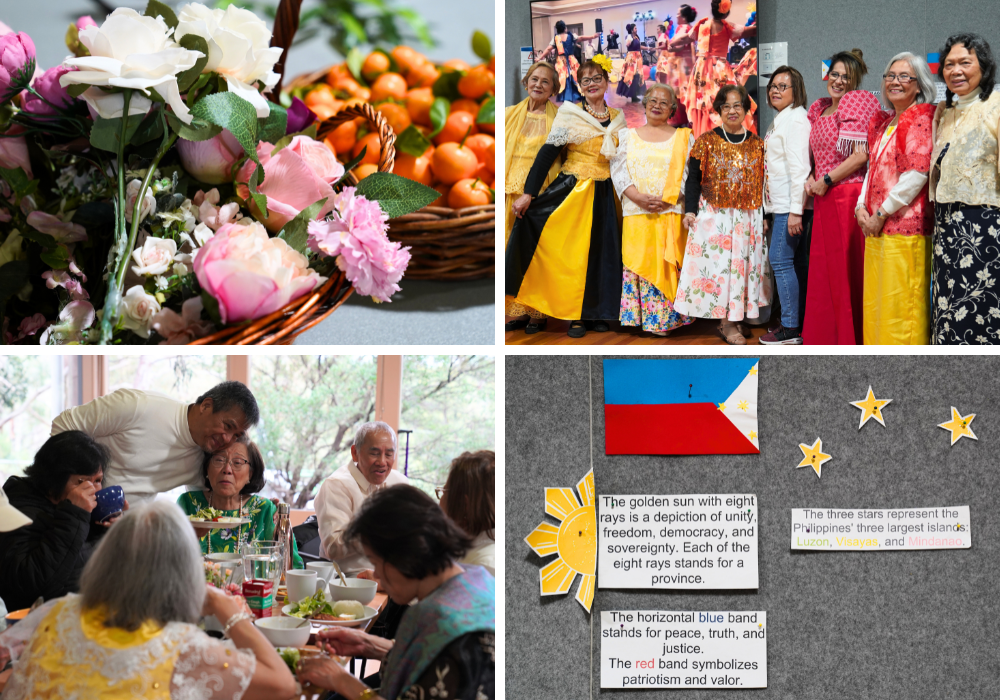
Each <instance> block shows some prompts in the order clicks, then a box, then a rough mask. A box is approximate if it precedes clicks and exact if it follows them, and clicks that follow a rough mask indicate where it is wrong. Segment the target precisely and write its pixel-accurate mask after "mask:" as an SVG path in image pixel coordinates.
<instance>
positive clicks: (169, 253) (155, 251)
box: [132, 236, 177, 275]
mask: <svg viewBox="0 0 1000 700" xmlns="http://www.w3.org/2000/svg"><path fill="white" fill-rule="evenodd" d="M176 254H177V243H176V242H175V241H172V240H170V239H169V238H157V237H156V236H146V241H145V242H144V243H143V244H142V248H138V249H136V250H135V251H133V252H132V258H133V259H134V260H135V262H136V263H137V265H134V266H133V267H132V272H134V273H135V274H137V275H162V274H163V273H165V272H166V271H167V270H168V269H169V268H170V263H172V262H173V261H174V256H175V255H176Z"/></svg>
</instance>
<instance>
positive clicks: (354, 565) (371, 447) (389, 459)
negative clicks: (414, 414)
mask: <svg viewBox="0 0 1000 700" xmlns="http://www.w3.org/2000/svg"><path fill="white" fill-rule="evenodd" d="M351 462H352V463H351V464H348V465H345V466H343V467H341V468H340V469H338V470H337V471H335V472H334V473H333V474H331V475H330V476H328V477H327V478H326V480H325V481H323V484H322V486H320V487H319V493H318V494H317V495H316V501H315V506H316V520H317V522H318V523H319V536H320V538H321V540H320V541H321V542H322V546H321V552H322V553H323V555H324V556H325V557H326V558H327V559H330V560H331V561H336V562H337V563H338V564H340V568H342V569H343V570H344V572H345V573H348V574H357V573H359V572H361V571H364V570H366V569H371V568H372V563H371V562H370V561H368V559H367V558H366V557H365V555H364V552H362V551H361V545H359V544H357V543H353V544H347V543H345V542H344V531H345V530H346V529H347V524H348V523H350V522H351V518H353V517H354V514H355V513H356V512H358V510H359V509H360V508H361V504H362V503H363V502H364V500H365V499H366V498H368V496H370V495H371V494H373V493H375V492H376V491H377V490H379V489H382V488H385V487H386V486H395V485H396V484H405V483H408V482H409V479H407V478H406V477H405V476H403V475H402V474H400V473H399V472H398V471H396V470H395V469H393V466H394V465H395V463H396V431H395V430H393V429H392V427H391V426H390V425H389V424H388V423H383V422H382V421H374V422H372V423H365V424H364V425H362V426H361V427H360V428H358V432H357V433H356V434H355V436H354V444H353V445H351Z"/></svg>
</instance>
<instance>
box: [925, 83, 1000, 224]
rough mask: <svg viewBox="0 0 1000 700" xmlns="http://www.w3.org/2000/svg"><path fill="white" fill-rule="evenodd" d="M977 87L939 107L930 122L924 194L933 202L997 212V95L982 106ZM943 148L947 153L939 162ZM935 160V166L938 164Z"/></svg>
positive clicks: (999, 186)
mask: <svg viewBox="0 0 1000 700" xmlns="http://www.w3.org/2000/svg"><path fill="white" fill-rule="evenodd" d="M979 93H980V90H979V88H976V90H974V91H973V92H972V93H970V94H968V95H965V96H964V97H957V96H956V97H955V98H953V104H954V106H953V107H950V108H946V107H945V106H944V105H945V103H944V102H942V103H941V104H939V105H938V109H937V113H936V114H935V118H934V131H935V138H934V151H933V152H932V153H931V172H930V185H929V190H928V192H929V194H930V198H931V201H934V202H962V203H963V204H971V205H987V206H992V207H1000V154H998V149H997V135H998V134H997V132H998V128H1000V94H998V93H997V92H993V93H992V94H991V95H990V96H989V98H987V100H986V101H985V102H983V101H982V100H980V99H979ZM946 146H947V148H948V151H947V153H945V154H944V158H941V153H942V152H943V151H944V149H945V147H946ZM939 160H940V165H938V161H939Z"/></svg>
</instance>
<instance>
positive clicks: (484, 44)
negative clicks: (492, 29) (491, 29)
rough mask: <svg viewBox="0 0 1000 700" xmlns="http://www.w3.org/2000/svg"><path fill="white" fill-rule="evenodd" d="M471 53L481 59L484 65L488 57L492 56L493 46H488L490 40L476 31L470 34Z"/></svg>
mask: <svg viewBox="0 0 1000 700" xmlns="http://www.w3.org/2000/svg"><path fill="white" fill-rule="evenodd" d="M472 53H474V54H476V55H477V56H479V58H481V59H483V62H484V63H485V62H486V61H488V60H490V56H492V55H493V46H492V45H491V44H490V38H489V37H488V36H486V35H485V34H483V33H482V32H481V31H479V30H478V29H477V30H476V31H474V32H473V33H472Z"/></svg>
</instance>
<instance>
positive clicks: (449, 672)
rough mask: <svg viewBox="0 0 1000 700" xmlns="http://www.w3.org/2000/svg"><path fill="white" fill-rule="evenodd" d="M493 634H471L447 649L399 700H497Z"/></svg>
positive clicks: (462, 637)
mask: <svg viewBox="0 0 1000 700" xmlns="http://www.w3.org/2000/svg"><path fill="white" fill-rule="evenodd" d="M494 646H495V641H494V634H493V633H492V632H470V633H469V634H466V635H463V636H461V637H459V638H458V639H456V640H455V641H454V642H452V643H451V644H449V645H448V646H447V647H445V649H444V651H442V652H441V653H440V654H438V657H437V658H436V659H434V661H433V662H432V663H431V664H430V666H428V667H427V670H426V671H424V674H423V675H422V676H420V678H418V679H417V682H416V683H414V684H413V685H411V686H410V687H409V688H407V689H406V691H405V692H403V694H402V695H400V696H399V700H425V699H426V698H445V699H447V700H494V698H495V697H496V696H495V689H494V686H495V676H496V655H495V652H494Z"/></svg>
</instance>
